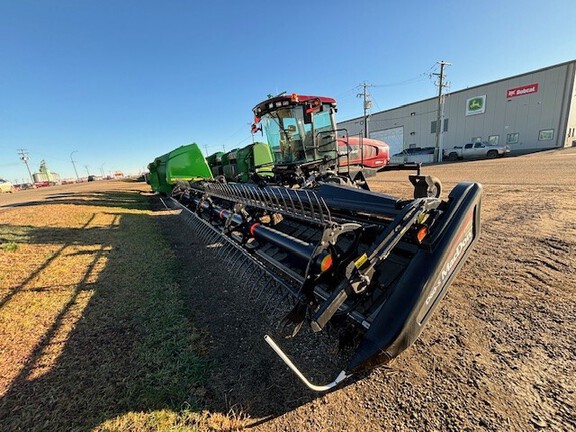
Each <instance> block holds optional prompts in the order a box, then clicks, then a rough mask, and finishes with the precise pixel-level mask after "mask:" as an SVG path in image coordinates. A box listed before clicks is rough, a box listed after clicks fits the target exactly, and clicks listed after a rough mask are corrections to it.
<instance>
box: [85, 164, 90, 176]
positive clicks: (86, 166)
mask: <svg viewBox="0 0 576 432" xmlns="http://www.w3.org/2000/svg"><path fill="white" fill-rule="evenodd" d="M84 168H86V172H87V173H88V177H90V171H89V170H88V165H84Z"/></svg>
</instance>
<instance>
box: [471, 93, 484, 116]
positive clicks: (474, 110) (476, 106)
mask: <svg viewBox="0 0 576 432" xmlns="http://www.w3.org/2000/svg"><path fill="white" fill-rule="evenodd" d="M484 111H486V95H483V96H476V97H473V98H470V99H467V100H466V115H467V116H469V115H474V114H482V113H484Z"/></svg>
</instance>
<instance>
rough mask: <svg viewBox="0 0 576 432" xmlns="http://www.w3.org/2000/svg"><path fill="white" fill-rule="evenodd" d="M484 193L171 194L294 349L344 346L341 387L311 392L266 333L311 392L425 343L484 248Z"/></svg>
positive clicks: (213, 186)
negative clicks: (407, 196) (434, 317)
mask: <svg viewBox="0 0 576 432" xmlns="http://www.w3.org/2000/svg"><path fill="white" fill-rule="evenodd" d="M424 184H426V187H427V188H428V187H429V186H433V185H431V184H430V182H426V183H423V185H424ZM481 194H482V187H481V186H480V185H479V184H477V183H460V184H458V185H456V186H455V187H454V189H453V190H452V191H451V192H450V194H449V196H448V199H447V200H441V199H440V198H438V197H436V196H431V195H435V194H429V193H428V194H424V193H421V194H419V197H417V198H414V199H411V200H401V199H399V198H396V197H393V196H390V195H385V194H381V193H375V192H370V191H368V190H364V189H357V188H352V187H348V186H340V185H338V184H331V183H322V184H320V185H319V186H318V187H315V188H314V189H306V188H301V189H293V188H286V187H280V186H263V187H262V186H257V185H255V184H235V183H228V184H223V183H217V182H199V183H190V186H189V187H188V188H187V190H186V193H185V194H184V193H182V191H179V192H178V195H177V196H178V197H182V196H185V197H186V201H185V203H183V202H181V201H178V200H177V199H176V195H175V196H174V197H173V198H172V200H171V204H172V205H173V206H176V207H180V208H182V209H183V211H182V212H181V215H182V217H183V218H185V219H186V220H187V221H188V222H189V223H190V225H192V227H193V229H194V230H195V231H196V233H197V235H198V236H199V237H200V239H201V240H203V241H205V242H211V243H218V244H219V248H218V249H216V250H217V252H216V253H217V254H218V257H219V259H220V260H222V261H224V262H225V263H226V264H227V265H228V268H229V270H230V272H232V273H233V274H234V275H235V277H236V278H237V279H239V280H243V281H244V282H245V284H246V285H247V286H248V287H249V288H250V289H249V292H248V293H247V295H246V298H247V299H249V301H251V302H252V303H253V304H254V306H255V307H259V308H261V309H263V310H264V311H265V313H266V315H268V316H271V317H273V318H272V319H273V326H272V327H273V328H275V329H276V330H275V331H278V329H279V327H285V328H283V329H281V330H283V331H284V332H285V333H287V335H288V336H287V337H288V338H292V342H290V343H291V344H293V343H298V344H300V343H305V342H306V341H305V339H306V338H313V339H314V338H318V337H321V335H324V336H328V337H329V338H330V339H336V340H337V343H338V346H339V347H342V348H343V349H342V351H341V355H342V356H344V358H343V362H342V367H341V368H340V369H339V370H340V372H339V373H338V374H337V378H336V379H334V380H333V381H332V382H330V383H329V384H327V385H314V384H312V383H311V382H310V381H309V380H308V379H307V378H306V377H305V376H304V374H303V373H302V372H300V370H299V369H298V368H297V367H296V366H295V365H294V363H293V362H292V361H291V360H290V359H289V357H288V355H287V354H286V353H285V352H284V351H283V349H281V348H280V347H279V346H278V344H277V343H276V342H274V339H273V338H272V337H271V336H269V335H268V334H267V335H266V336H265V340H266V342H267V343H268V344H269V345H270V347H271V348H272V349H273V350H274V352H276V354H277V355H278V356H279V357H280V358H281V359H282V360H283V361H284V362H285V364H286V365H287V366H288V367H289V368H290V369H291V370H292V371H293V372H294V373H295V374H296V375H297V376H298V377H299V378H300V379H301V380H302V381H303V382H304V383H305V384H306V385H307V386H308V387H309V388H311V389H312V390H315V391H327V390H329V389H330V388H333V387H334V386H336V385H338V384H339V383H340V382H342V381H343V380H345V379H346V378H348V377H350V376H351V375H354V374H356V373H359V372H361V371H365V370H369V369H371V368H374V367H377V366H379V365H381V364H385V363H387V362H388V361H390V360H391V359H393V358H395V357H396V356H397V355H399V354H400V353H401V352H402V351H403V350H404V349H406V348H407V347H409V346H410V345H411V344H412V343H413V342H414V341H415V340H416V339H417V338H418V336H419V335H420V333H421V331H422V329H423V327H424V325H425V324H426V322H427V321H428V319H429V318H430V316H431V314H432V312H433V311H434V310H435V309H436V307H437V306H438V304H439V302H440V299H441V298H442V297H443V296H444V294H445V293H446V290H447V288H448V286H449V285H450V283H451V282H452V280H453V279H454V278H455V276H456V275H457V274H458V272H459V270H460V269H461V267H462V265H463V263H464V262H465V260H466V258H467V256H468V255H469V253H470V251H471V249H472V246H473V245H474V243H475V242H476V241H477V239H478V236H479V234H480V201H481ZM303 328H308V330H307V332H300V330H301V329H303ZM300 333H306V334H300ZM283 337H286V335H284V336H283ZM314 340H315V339H314ZM306 343H307V342H306ZM311 345H312V346H313V347H315V348H317V349H320V350H324V351H327V350H326V349H325V348H320V347H324V346H325V345H323V344H321V343H311ZM306 346H308V345H306ZM296 351H300V350H296ZM345 352H348V353H349V354H348V355H344V353H345ZM335 373H336V371H335Z"/></svg>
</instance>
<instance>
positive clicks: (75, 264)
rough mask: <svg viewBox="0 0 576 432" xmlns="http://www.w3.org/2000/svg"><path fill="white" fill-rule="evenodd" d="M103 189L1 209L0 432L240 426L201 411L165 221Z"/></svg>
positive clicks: (124, 195)
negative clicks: (162, 224) (160, 225)
mask: <svg viewBox="0 0 576 432" xmlns="http://www.w3.org/2000/svg"><path fill="white" fill-rule="evenodd" d="M107 187H111V188H112V189H116V190H107V191H99V192H94V191H92V192H83V193H82V192H77V193H73V194H62V195H59V196H54V197H52V198H51V199H49V200H47V201H46V202H45V203H44V204H42V205H39V204H38V205H37V204H34V205H28V206H15V207H8V208H6V209H4V210H2V211H0V398H1V399H0V424H2V430H27V431H30V430H42V431H46V430H55V431H56V430H58V431H59V430H94V429H95V430H102V431H120V430H122V431H124V430H135V431H153V430H234V429H237V428H239V427H241V425H242V419H240V418H238V417H236V416H234V415H222V414H218V413H210V412H206V411H202V407H201V395H202V394H203V388H202V383H203V380H204V379H205V377H206V371H205V368H206V365H205V361H204V360H203V359H202V358H201V356H200V355H199V354H198V353H200V352H201V351H202V349H201V348H202V347H201V340H200V338H199V336H198V334H197V333H196V332H195V329H194V326H193V324H192V322H191V321H190V319H189V310H188V308H187V306H186V293H184V292H182V289H181V287H180V284H179V281H178V277H179V269H178V262H177V261H176V258H175V256H174V254H173V253H172V251H171V249H170V245H169V244H167V243H166V240H165V239H164V238H163V236H162V235H161V233H160V230H159V228H158V222H159V217H162V215H163V214H164V213H163V212H161V211H160V212H154V211H152V210H150V208H149V202H148V198H147V197H145V196H142V195H141V194H139V193H138V191H137V190H136V191H135V190H132V189H133V188H134V187H135V185H134V184H122V183H115V184H110V185H109V186H107ZM139 187H140V188H141V189H143V190H145V189H146V186H145V185H140V186H139Z"/></svg>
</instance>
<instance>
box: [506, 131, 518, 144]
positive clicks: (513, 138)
mask: <svg viewBox="0 0 576 432" xmlns="http://www.w3.org/2000/svg"><path fill="white" fill-rule="evenodd" d="M518 141H520V134H519V133H518V132H514V133H509V134H508V135H506V144H518Z"/></svg>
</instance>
